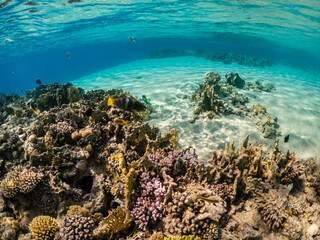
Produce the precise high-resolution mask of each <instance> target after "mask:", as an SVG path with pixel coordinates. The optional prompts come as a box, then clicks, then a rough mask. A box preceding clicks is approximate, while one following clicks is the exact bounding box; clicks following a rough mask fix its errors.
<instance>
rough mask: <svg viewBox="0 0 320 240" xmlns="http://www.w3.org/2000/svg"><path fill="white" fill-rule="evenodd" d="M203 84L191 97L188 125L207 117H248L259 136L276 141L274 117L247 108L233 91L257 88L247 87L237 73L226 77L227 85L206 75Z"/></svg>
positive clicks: (261, 109) (244, 99) (244, 98)
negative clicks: (192, 102) (192, 103)
mask: <svg viewBox="0 0 320 240" xmlns="http://www.w3.org/2000/svg"><path fill="white" fill-rule="evenodd" d="M204 79H205V80H204V83H202V84H199V87H198V88H197V89H196V90H195V92H194V93H193V94H192V100H193V101H194V102H196V107H195V110H194V115H193V117H192V118H191V119H190V120H189V122H191V123H194V122H195V121H196V119H197V118H198V115H200V114H204V113H206V115H205V117H208V118H209V119H212V118H214V117H215V118H218V117H220V116H221V115H229V114H234V115H238V116H251V117H252V118H253V120H254V121H255V124H256V127H257V129H258V130H259V131H261V132H262V134H263V137H265V138H271V139H273V138H275V137H277V136H280V135H281V132H280V131H279V125H278V123H277V117H276V116H274V115H272V114H269V113H267V111H266V109H265V108H264V107H263V106H261V105H254V106H253V107H252V108H251V109H249V108H248V107H247V105H246V104H247V103H248V102H249V98H248V97H247V96H244V95H243V94H241V93H238V92H237V90H235V88H234V87H236V88H240V89H242V88H244V87H246V89H250V88H254V89H255V86H256V85H257V84H256V85H253V84H251V85H248V84H247V83H246V82H245V81H244V80H243V79H242V78H241V77H240V76H239V74H238V73H230V74H226V83H225V82H220V80H221V77H220V75H219V74H218V73H215V72H207V73H206V74H205V75H204ZM261 86H262V87H261V88H260V90H265V89H266V90H268V91H269V90H270V91H271V89H272V86H271V85H270V86H271V87H270V86H269V87H263V86H264V85H262V84H261Z"/></svg>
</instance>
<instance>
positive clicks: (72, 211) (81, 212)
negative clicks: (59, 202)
mask: <svg viewBox="0 0 320 240" xmlns="http://www.w3.org/2000/svg"><path fill="white" fill-rule="evenodd" d="M67 215H78V216H81V217H91V216H92V214H91V213H90V212H89V210H88V209H86V208H84V207H81V206H78V205H72V206H70V207H69V210H68V211H67Z"/></svg>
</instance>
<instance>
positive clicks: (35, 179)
mask: <svg viewBox="0 0 320 240" xmlns="http://www.w3.org/2000/svg"><path fill="white" fill-rule="evenodd" d="M42 177H43V174H42V173H39V172H38V171H37V169H36V168H22V167H16V168H14V169H13V170H12V171H11V172H9V173H8V174H7V176H6V178H5V179H4V180H3V181H2V182H1V190H2V192H3V194H4V196H5V197H7V198H12V197H14V196H15V195H16V194H17V193H19V192H20V193H23V194H26V193H29V192H31V191H32V190H33V189H34V188H35V187H36V186H37V185H38V183H39V182H40V181H41V179H42Z"/></svg>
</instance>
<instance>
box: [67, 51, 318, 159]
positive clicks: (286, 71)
mask: <svg viewBox="0 0 320 240" xmlns="http://www.w3.org/2000/svg"><path fill="white" fill-rule="evenodd" d="M208 71H214V72H217V73H219V74H220V75H221V76H222V81H225V79H224V75H225V74H226V73H230V72H237V73H239V75H240V76H241V78H243V79H244V80H245V81H251V82H255V81H260V82H262V83H273V84H274V85H275V87H276V90H275V91H273V92H269V93H268V92H257V91H251V90H241V91H240V92H241V93H243V94H245V95H247V96H248V97H249V99H250V102H249V105H254V104H257V103H260V104H262V105H264V106H265V107H266V109H267V111H268V112H269V113H271V114H274V115H276V116H277V117H278V123H279V125H280V131H281V132H282V137H280V138H281V139H282V138H283V136H285V135H287V134H290V141H289V142H288V143H284V142H283V141H282V140H281V141H280V148H281V149H282V151H285V150H287V149H290V150H291V151H294V152H296V153H297V154H298V156H299V157H300V158H308V157H317V156H319V153H320V149H319V142H320V135H319V130H320V121H319V119H320V81H319V75H318V76H317V75H315V74H314V73H310V72H306V71H303V70H301V69H296V68H293V67H289V66H286V65H280V64H279V65H274V66H271V67H266V68H252V67H247V66H242V65H239V64H236V63H233V64H228V65H226V64H224V63H221V62H212V61H209V60H205V59H203V58H197V57H189V56H188V57H173V58H161V59H143V60H138V61H134V62H130V63H126V64H123V65H118V66H115V67H112V68H108V69H106V70H103V71H100V72H97V73H94V74H91V75H88V76H85V77H82V78H80V79H77V80H74V81H72V83H73V84H74V85H76V86H80V87H82V88H84V89H86V90H93V89H99V88H101V89H104V90H108V89H112V88H122V89H123V90H125V91H129V92H130V93H131V94H132V95H135V96H139V97H141V95H143V94H145V95H147V96H148V97H149V98H150V99H151V103H152V105H153V107H154V111H153V112H152V114H151V115H150V119H149V120H148V122H149V124H151V125H155V126H157V127H159V128H160V130H161V131H162V132H167V131H168V130H171V129H173V128H175V129H178V130H179V131H180V139H181V140H180V144H181V146H182V147H188V146H192V147H194V148H195V149H197V154H198V156H199V158H201V159H204V160H207V159H208V158H210V156H211V154H212V151H213V150H214V149H217V148H221V147H222V148H223V147H224V145H225V143H230V141H232V139H233V140H234V141H235V143H236V146H239V145H240V144H241V142H242V141H243V139H244V137H245V136H246V135H247V134H249V135H250V139H251V141H252V140H260V141H261V142H262V143H263V144H264V145H266V146H272V143H273V141H274V140H270V139H264V138H263V137H262V134H261V133H260V132H259V131H258V130H257V129H256V128H255V125H254V122H253V121H252V120H251V119H250V118H243V117H238V116H228V117H221V118H219V119H212V120H209V119H203V118H200V119H199V120H197V121H196V122H195V123H193V124H191V123H190V122H189V121H188V120H189V119H190V118H191V116H192V114H193V110H194V104H193V103H192V102H191V100H190V96H191V95H192V93H193V91H195V89H196V88H197V86H198V84H200V83H202V82H203V80H204V79H203V76H204V74H205V73H206V72H208Z"/></svg>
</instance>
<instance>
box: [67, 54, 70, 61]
mask: <svg viewBox="0 0 320 240" xmlns="http://www.w3.org/2000/svg"><path fill="white" fill-rule="evenodd" d="M69 58H70V53H69V52H67V59H68V60H69Z"/></svg>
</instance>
